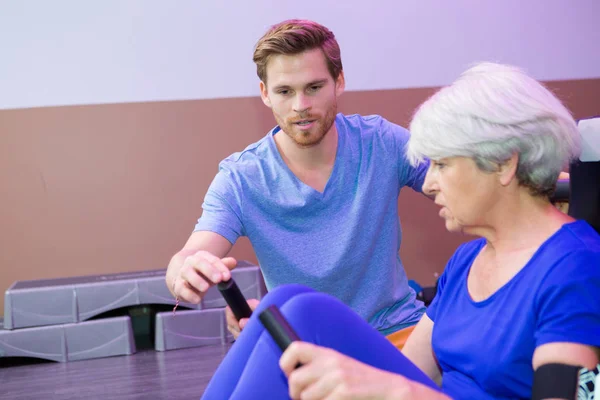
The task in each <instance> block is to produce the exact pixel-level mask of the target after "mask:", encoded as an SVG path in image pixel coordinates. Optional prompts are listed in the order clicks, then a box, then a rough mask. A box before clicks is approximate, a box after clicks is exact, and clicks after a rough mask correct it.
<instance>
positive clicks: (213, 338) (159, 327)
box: [154, 308, 233, 351]
mask: <svg viewBox="0 0 600 400" xmlns="http://www.w3.org/2000/svg"><path fill="white" fill-rule="evenodd" d="M155 321H156V322H155V325H154V326H155V330H154V349H155V350H156V351H165V350H175V349H183V348H188V347H199V346H208V345H213V344H225V343H228V342H231V341H232V340H233V337H232V336H231V334H230V333H229V332H228V331H227V325H226V322H225V310H224V309H223V308H217V309H212V310H186V311H182V312H177V313H176V314H175V315H173V313H172V312H161V313H157V314H156V320H155Z"/></svg>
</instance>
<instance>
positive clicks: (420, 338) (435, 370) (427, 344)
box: [402, 314, 442, 385]
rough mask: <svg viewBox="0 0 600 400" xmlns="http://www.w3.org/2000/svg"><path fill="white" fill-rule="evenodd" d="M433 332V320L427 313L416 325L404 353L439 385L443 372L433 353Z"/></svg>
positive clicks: (403, 350) (403, 349)
mask: <svg viewBox="0 0 600 400" xmlns="http://www.w3.org/2000/svg"><path fill="white" fill-rule="evenodd" d="M432 332H433V321H432V320H431V319H429V317H428V316H427V314H423V317H422V318H421V320H420V321H419V323H418V324H417V326H415V329H414V330H413V332H412V333H411V334H410V336H409V337H408V339H407V341H406V344H405V345H404V347H403V348H402V354H404V355H405V356H406V357H407V358H408V359H409V360H410V361H412V362H413V363H414V364H415V365H416V366H417V367H419V369H420V370H421V371H423V372H425V373H426V374H427V376H429V377H430V378H431V379H432V380H433V381H435V382H436V383H437V384H438V385H441V382H442V372H441V370H440V367H439V365H438V363H437V360H436V358H435V354H433V348H432V347H431V334H432Z"/></svg>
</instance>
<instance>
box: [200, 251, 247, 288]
mask: <svg viewBox="0 0 600 400" xmlns="http://www.w3.org/2000/svg"><path fill="white" fill-rule="evenodd" d="M193 258H194V260H195V261H196V264H193V265H197V268H196V269H198V270H199V271H200V272H202V273H203V274H204V275H205V276H206V277H207V278H209V279H210V280H211V281H212V282H213V283H219V282H221V281H226V280H229V278H230V277H231V272H230V268H229V267H228V266H227V265H225V263H224V262H223V261H222V260H221V259H220V258H219V257H217V256H215V255H213V254H211V253H209V252H206V251H199V252H197V253H196V254H194V255H193ZM227 260H228V261H227V263H228V264H230V265H232V267H231V268H234V267H235V264H236V263H237V262H236V261H235V259H233V258H232V257H228V258H227ZM232 260H233V261H232Z"/></svg>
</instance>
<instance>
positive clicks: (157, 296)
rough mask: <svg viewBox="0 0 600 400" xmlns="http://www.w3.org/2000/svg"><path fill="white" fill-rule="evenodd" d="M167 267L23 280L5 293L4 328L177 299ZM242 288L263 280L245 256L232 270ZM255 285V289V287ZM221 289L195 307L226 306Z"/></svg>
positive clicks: (58, 321)
mask: <svg viewBox="0 0 600 400" xmlns="http://www.w3.org/2000/svg"><path fill="white" fill-rule="evenodd" d="M165 272H166V270H165V269H161V270H155V271H142V272H133V273H121V274H110V275H95V276H83V277H73V278H60V279H46V280H32V281H17V282H15V283H14V284H13V285H12V286H11V287H9V288H8V290H7V291H6V293H5V295H4V329H17V328H27V327H34V326H45V325H57V324H65V323H76V322H80V321H85V320H88V319H90V318H92V317H95V316H97V315H99V314H102V313H104V312H107V311H111V310H115V309H117V308H121V307H127V306H133V305H142V304H171V305H172V304H175V299H174V298H173V296H172V295H171V293H170V292H169V290H168V288H167V286H166V284H165ZM232 276H233V277H234V279H236V281H238V285H239V286H240V289H242V290H244V289H247V287H248V286H252V285H255V284H256V285H259V286H260V285H262V286H263V287H264V282H263V280H262V275H261V274H260V269H259V268H258V267H257V266H256V265H253V264H251V263H249V262H246V261H240V262H239V263H238V267H237V268H236V269H234V270H233V271H232ZM252 290H254V289H252ZM220 297H221V296H220V294H219V293H218V291H217V289H216V288H211V290H210V291H209V293H207V296H206V299H205V301H203V302H202V303H201V304H197V305H196V304H189V303H181V304H180V305H181V306H182V307H187V308H191V309H202V308H215V307H222V306H224V302H223V301H222V299H221V298H220Z"/></svg>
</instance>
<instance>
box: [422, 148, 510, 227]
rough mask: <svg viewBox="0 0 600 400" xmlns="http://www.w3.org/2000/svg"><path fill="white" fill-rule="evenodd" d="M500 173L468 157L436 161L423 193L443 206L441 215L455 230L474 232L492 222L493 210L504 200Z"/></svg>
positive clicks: (424, 185)
mask: <svg viewBox="0 0 600 400" xmlns="http://www.w3.org/2000/svg"><path fill="white" fill-rule="evenodd" d="M501 187H502V185H501V183H500V179H499V176H498V174H496V173H494V172H491V173H490V172H484V171H482V170H481V169H479V168H478V167H477V165H476V164H475V161H474V160H473V159H471V158H467V157H448V158H443V159H439V160H432V161H431V164H430V166H429V170H428V171H427V176H426V177H425V182H424V183H423V192H424V193H425V194H427V195H429V196H434V197H435V203H436V204H437V205H439V206H441V207H442V209H441V210H440V217H442V218H444V220H445V221H446V229H448V230H449V231H451V232H465V233H469V232H472V231H473V228H475V229H476V228H478V227H484V226H487V225H488V224H489V222H490V221H489V218H488V217H489V215H490V212H491V210H493V209H494V208H495V206H496V205H497V204H498V203H499V202H500V199H501V196H500V193H499V189H500V188H501Z"/></svg>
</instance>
